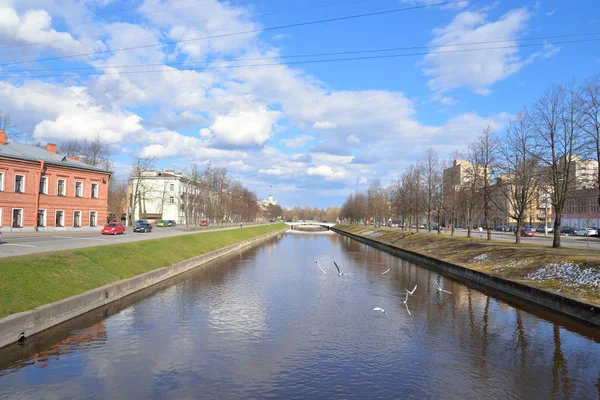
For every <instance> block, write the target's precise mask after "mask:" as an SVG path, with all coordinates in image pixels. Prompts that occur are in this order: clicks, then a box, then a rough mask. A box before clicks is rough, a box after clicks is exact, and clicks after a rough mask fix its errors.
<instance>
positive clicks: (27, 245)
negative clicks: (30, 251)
mask: <svg viewBox="0 0 600 400" xmlns="http://www.w3.org/2000/svg"><path fill="white" fill-rule="evenodd" d="M0 246H17V247H36V246H31V245H29V244H14V243H2V244H1V245H0Z"/></svg>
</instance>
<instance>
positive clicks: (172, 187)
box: [127, 170, 197, 224]
mask: <svg viewBox="0 0 600 400" xmlns="http://www.w3.org/2000/svg"><path fill="white" fill-rule="evenodd" d="M195 190H197V188H196V186H195V185H194V184H193V183H192V181H191V180H190V179H189V178H188V177H187V176H186V175H185V174H183V173H181V172H175V171H174V170H166V171H162V170H155V171H145V172H142V173H141V175H140V176H135V177H132V178H131V180H130V182H129V188H128V196H127V198H128V202H129V210H130V212H131V213H133V212H135V215H130V218H129V221H133V220H139V219H146V220H149V221H151V222H156V221H158V220H161V219H163V220H173V221H175V222H176V223H177V224H185V223H186V214H185V207H184V201H185V198H186V195H187V194H188V193H194V191H195Z"/></svg>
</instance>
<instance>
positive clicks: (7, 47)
mask: <svg viewBox="0 0 600 400" xmlns="http://www.w3.org/2000/svg"><path fill="white" fill-rule="evenodd" d="M365 1H370V0H351V1H336V2H334V3H327V4H316V5H312V6H307V7H300V8H293V9H287V10H279V11H272V12H268V13H248V14H247V15H244V16H247V17H258V16H267V15H278V14H286V13H291V12H298V11H306V10H312V9H316V8H324V7H332V6H337V5H344V4H353V3H363V2H365ZM200 4H205V3H199V4H197V5H194V6H184V7H172V8H167V9H164V10H160V11H150V12H143V13H141V14H143V15H148V14H154V13H158V12H166V11H171V10H176V9H180V8H190V7H197V6H198V5H200ZM88 15H93V14H88ZM232 20H234V19H231V18H230V19H222V20H212V19H203V20H198V21H195V23H196V24H197V23H198V22H208V21H211V22H213V21H216V22H226V21H232ZM88 23H90V21H87V22H82V23H79V24H70V25H69V26H71V27H73V26H80V25H85V24H88ZM189 25H190V24H182V26H189ZM36 30H37V29H27V30H23V31H21V32H30V31H36ZM68 41H69V39H63V40H55V41H45V42H36V43H23V44H16V45H12V46H4V47H0V50H2V49H12V48H17V47H29V46H39V45H42V44H48V43H61V42H68Z"/></svg>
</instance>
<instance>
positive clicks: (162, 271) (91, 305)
mask: <svg viewBox="0 0 600 400" xmlns="http://www.w3.org/2000/svg"><path fill="white" fill-rule="evenodd" d="M288 229H289V228H287V227H286V228H282V229H278V230H276V231H273V232H269V233H266V234H263V235H260V236H256V237H253V238H251V239H247V240H244V241H242V242H239V243H235V244H232V245H229V246H226V247H223V248H220V249H217V250H213V251H211V252H208V253H205V254H202V255H199V256H196V257H193V258H190V259H187V260H183V261H180V262H178V263H175V264H173V265H170V266H167V267H162V268H159V269H155V270H153V271H148V272H145V273H143V274H141V275H136V276H133V277H131V278H127V279H123V280H120V281H116V282H113V283H109V284H108V285H105V286H101V287H99V288H95V289H92V290H89V291H87V292H83V293H80V294H77V295H75V296H71V297H68V298H66V299H62V300H59V301H56V302H54V303H50V304H44V305H42V306H39V307H37V308H34V309H33V310H28V311H23V312H20V313H15V314H11V315H9V316H7V317H5V318H2V319H0V348H1V347H4V346H7V345H9V344H11V343H15V342H17V341H19V338H20V337H24V338H27V337H29V336H31V335H33V334H36V333H39V332H41V331H44V330H46V329H48V328H50V327H53V326H55V325H58V324H60V323H62V322H65V321H68V320H70V319H72V318H75V317H77V316H79V315H82V314H85V313H87V312H89V311H91V310H94V309H96V308H98V307H102V306H104V305H106V304H109V303H112V302H114V301H117V300H119V299H121V298H123V297H125V296H128V295H130V294H133V293H135V292H137V291H140V290H142V289H146V288H148V287H150V286H153V285H155V284H157V283H160V282H163V281H165V280H167V279H169V278H172V277H174V276H176V275H179V274H182V273H184V272H187V271H190V270H192V269H194V268H197V267H200V266H202V265H204V264H207V263H208V262H210V261H213V260H216V259H217V258H220V257H222V256H225V255H227V254H230V253H232V252H235V251H237V250H241V249H243V248H245V247H249V246H252V245H255V244H257V243H260V242H262V241H264V240H267V239H270V238H272V237H275V236H277V235H279V234H281V233H283V232H285V231H286V230H288Z"/></svg>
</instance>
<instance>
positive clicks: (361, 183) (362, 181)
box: [358, 176, 369, 185]
mask: <svg viewBox="0 0 600 400" xmlns="http://www.w3.org/2000/svg"><path fill="white" fill-rule="evenodd" d="M368 181H369V180H368V179H367V178H365V177H364V176H361V177H360V179H359V180H358V184H359V185H364V184H365V183H367V182H368Z"/></svg>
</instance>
